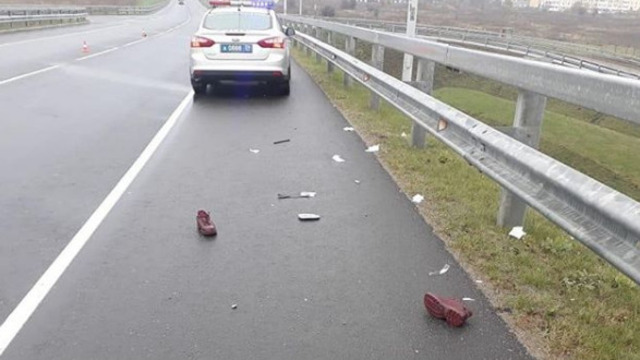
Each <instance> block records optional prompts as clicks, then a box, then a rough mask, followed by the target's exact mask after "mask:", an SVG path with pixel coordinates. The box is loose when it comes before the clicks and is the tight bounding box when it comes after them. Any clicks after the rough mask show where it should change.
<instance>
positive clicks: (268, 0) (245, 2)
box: [209, 0, 278, 9]
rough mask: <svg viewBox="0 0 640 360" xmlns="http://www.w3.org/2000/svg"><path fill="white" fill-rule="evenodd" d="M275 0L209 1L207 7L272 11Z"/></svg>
mask: <svg viewBox="0 0 640 360" xmlns="http://www.w3.org/2000/svg"><path fill="white" fill-rule="evenodd" d="M277 3H278V1H277V0H211V1H209V5H211V6H212V7H219V6H238V7H240V6H244V7H257V8H265V9H273V8H274V7H275V6H276V4H277Z"/></svg>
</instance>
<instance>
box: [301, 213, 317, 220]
mask: <svg viewBox="0 0 640 360" xmlns="http://www.w3.org/2000/svg"><path fill="white" fill-rule="evenodd" d="M298 220H300V221H313V220H320V215H317V214H298Z"/></svg>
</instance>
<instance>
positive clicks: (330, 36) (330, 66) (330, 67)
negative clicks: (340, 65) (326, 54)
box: [327, 31, 335, 74]
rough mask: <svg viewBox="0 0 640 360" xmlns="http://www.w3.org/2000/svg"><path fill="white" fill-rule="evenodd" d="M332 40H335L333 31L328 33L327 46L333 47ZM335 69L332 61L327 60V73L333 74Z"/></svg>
mask: <svg viewBox="0 0 640 360" xmlns="http://www.w3.org/2000/svg"><path fill="white" fill-rule="evenodd" d="M332 40H333V33H332V32H331V31H327V44H329V45H332ZM334 69H335V67H334V65H333V63H332V62H331V60H327V72H328V73H329V74H332V73H333V70H334Z"/></svg>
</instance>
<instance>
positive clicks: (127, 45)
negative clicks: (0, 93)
mask: <svg viewBox="0 0 640 360" xmlns="http://www.w3.org/2000/svg"><path fill="white" fill-rule="evenodd" d="M188 15H189V18H188V19H187V20H186V21H185V22H183V23H181V24H179V25H177V26H174V27H173V28H171V29H169V30H168V31H165V32H162V33H160V34H157V35H156V36H161V35H164V34H166V33H168V32H170V31H174V30H177V29H179V28H181V27H183V26H185V25H186V24H188V23H189V22H190V21H191V13H188ZM148 39H149V38H148V37H146V38H142V39H140V40H136V41H132V42H130V43H127V44H125V45H122V46H116V47H114V48H111V49H107V50H104V51H101V52H98V53H95V54H91V55H87V56H84V57H81V58H77V59H75V61H82V60H87V59H91V58H94V57H97V56H100V55H105V54H108V53H110V52H112V51H116V50H118V49H121V48H124V47H129V46H131V45H135V44H138V43H141V42H143V41H145V40H148ZM63 65H64V64H58V65H53V66H49V67H46V68H44V69H40V70H36V71H32V72H30V73H26V74H22V75H18V76H15V77H12V78H9V79H5V80H0V85H4V84H8V83H11V82H14V81H17V80H21V79H24V78H27V77H30V76H33V75H38V74H41V73H44V72H47V71H50V70H53V69H57V68H59V67H61V66H63Z"/></svg>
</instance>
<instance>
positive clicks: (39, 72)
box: [0, 65, 60, 85]
mask: <svg viewBox="0 0 640 360" xmlns="http://www.w3.org/2000/svg"><path fill="white" fill-rule="evenodd" d="M59 67H60V65H52V66H49V67H46V68H43V69H40V70H36V71H32V72H29V73H26V74H22V75H18V76H14V77H12V78H9V79H5V80H2V81H0V85H4V84H8V83H11V82H14V81H17V80H20V79H24V78H28V77H29V76H33V75H38V74H42V73H44V72H47V71H51V70H53V69H57V68H59Z"/></svg>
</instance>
